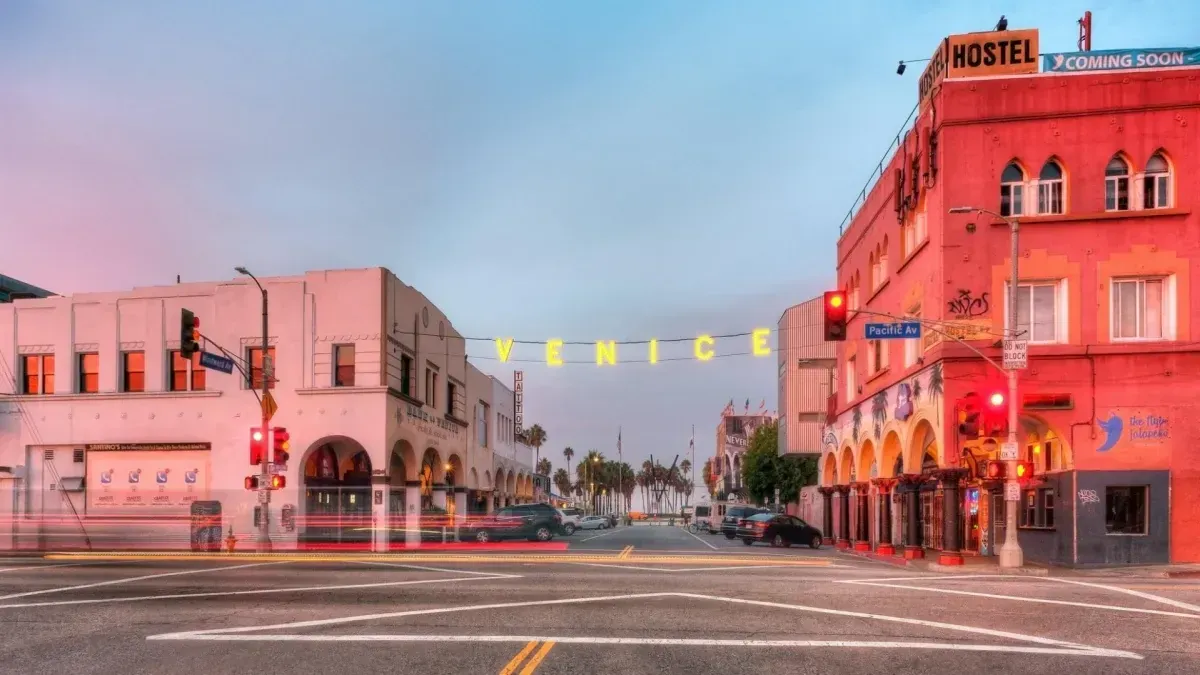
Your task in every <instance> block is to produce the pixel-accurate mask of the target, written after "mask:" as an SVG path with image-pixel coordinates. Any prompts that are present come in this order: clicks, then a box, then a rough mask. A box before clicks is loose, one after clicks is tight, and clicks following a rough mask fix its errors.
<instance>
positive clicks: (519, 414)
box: [513, 370, 525, 436]
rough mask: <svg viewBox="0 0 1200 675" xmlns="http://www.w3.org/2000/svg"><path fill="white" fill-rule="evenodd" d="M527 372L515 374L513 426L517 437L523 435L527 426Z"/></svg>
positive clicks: (515, 372) (520, 371)
mask: <svg viewBox="0 0 1200 675" xmlns="http://www.w3.org/2000/svg"><path fill="white" fill-rule="evenodd" d="M524 407H525V371H522V370H517V371H514V372H513V426H515V427H516V429H515V430H514V431H515V432H516V435H517V436H520V435H521V430H522V427H523V426H524V424H525V414H524Z"/></svg>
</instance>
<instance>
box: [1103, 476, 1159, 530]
mask: <svg viewBox="0 0 1200 675" xmlns="http://www.w3.org/2000/svg"><path fill="white" fill-rule="evenodd" d="M1149 492H1150V491H1149V489H1147V487H1146V486H1145V485H1134V486H1130V487H1112V486H1110V487H1106V488H1104V529H1105V531H1106V532H1108V533H1109V534H1147V533H1148V532H1149V530H1150V528H1149V525H1148V523H1147V522H1146V497H1147V495H1148V493H1149Z"/></svg>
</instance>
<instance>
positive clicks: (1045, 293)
mask: <svg viewBox="0 0 1200 675" xmlns="http://www.w3.org/2000/svg"><path fill="white" fill-rule="evenodd" d="M1059 285H1060V284H1059V283H1056V282H1040V283H1039V282H1034V283H1028V284H1021V285H1020V286H1018V287H1017V332H1018V334H1019V337H1018V339H1020V338H1021V337H1023V338H1024V339H1026V340H1029V341H1030V342H1033V343H1038V342H1040V343H1049V342H1058V341H1059V335H1060V331H1059V316H1065V314H1066V313H1065V312H1061V313H1060V312H1059V308H1058V303H1059ZM1063 295H1064V296H1065V294H1063ZM1006 302H1007V300H1006ZM1007 309H1008V308H1007V306H1006V307H1005V310H1006V312H1005V317H1006V318H1005V327H1006V328H1011V326H1008V325H1007V324H1008V318H1007V316H1008V315H1007ZM1063 332H1065V331H1063Z"/></svg>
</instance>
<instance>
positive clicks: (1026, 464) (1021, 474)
mask: <svg viewBox="0 0 1200 675" xmlns="http://www.w3.org/2000/svg"><path fill="white" fill-rule="evenodd" d="M1016 478H1017V480H1027V479H1029V478H1033V462H1030V461H1028V460H1022V461H1020V462H1017V476H1016Z"/></svg>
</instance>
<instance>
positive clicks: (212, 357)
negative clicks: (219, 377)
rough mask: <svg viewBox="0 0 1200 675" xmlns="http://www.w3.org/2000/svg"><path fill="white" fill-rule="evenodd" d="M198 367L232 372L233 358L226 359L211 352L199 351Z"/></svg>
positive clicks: (226, 372)
mask: <svg viewBox="0 0 1200 675" xmlns="http://www.w3.org/2000/svg"><path fill="white" fill-rule="evenodd" d="M200 367H201V368H208V369H209V370H219V371H221V372H222V373H225V374H226V375H230V374H232V373H233V359H227V358H225V357H224V356H221V355H219V354H213V353H212V352H200Z"/></svg>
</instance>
